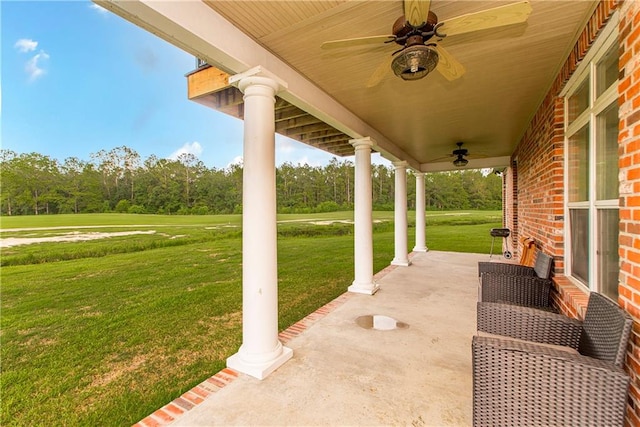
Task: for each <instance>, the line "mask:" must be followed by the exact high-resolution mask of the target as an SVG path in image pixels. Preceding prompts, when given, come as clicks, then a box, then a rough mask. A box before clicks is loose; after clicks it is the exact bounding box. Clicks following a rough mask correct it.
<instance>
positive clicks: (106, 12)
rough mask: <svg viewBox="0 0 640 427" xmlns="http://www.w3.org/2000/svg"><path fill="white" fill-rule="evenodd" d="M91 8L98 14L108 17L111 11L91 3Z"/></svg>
mask: <svg viewBox="0 0 640 427" xmlns="http://www.w3.org/2000/svg"><path fill="white" fill-rule="evenodd" d="M89 7H90V8H91V9H93V10H95V11H96V12H98V13H99V14H100V15H104V16H107V14H108V13H109V11H108V10H107V9H105V8H104V7H102V6H100V5H99V4H95V3H91V4H90V5H89Z"/></svg>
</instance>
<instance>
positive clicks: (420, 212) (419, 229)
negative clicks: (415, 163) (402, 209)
mask: <svg viewBox="0 0 640 427" xmlns="http://www.w3.org/2000/svg"><path fill="white" fill-rule="evenodd" d="M425 213H426V203H425V194H424V173H422V172H416V246H415V247H414V248H413V251H414V252H427V251H428V250H429V249H428V248H427V243H426V237H425V232H426V224H425V217H424V216H425Z"/></svg>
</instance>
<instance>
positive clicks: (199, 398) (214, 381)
mask: <svg viewBox="0 0 640 427" xmlns="http://www.w3.org/2000/svg"><path fill="white" fill-rule="evenodd" d="M415 255H416V253H415V252H411V253H410V254H409V259H410V260H411V258H413V257H414V256H415ZM396 268H398V266H397V265H389V266H387V267H385V268H383V269H382V270H380V271H379V272H377V273H376V274H375V275H374V276H373V279H374V280H377V279H381V278H383V277H384V276H386V275H387V274H389V273H390V272H392V271H393V270H395V269H396ZM355 295H356V294H354V293H350V292H345V293H343V294H342V295H340V296H338V297H337V298H335V299H334V300H332V301H330V302H328V303H327V304H325V305H323V306H322V307H320V308H319V309H317V310H316V311H314V312H313V313H311V314H309V315H307V316H305V317H304V318H302V319H301V320H299V321H297V322H296V323H294V324H293V325H291V326H289V327H288V328H287V329H285V330H284V331H282V332H280V333H279V334H278V338H279V339H280V341H281V342H282V343H283V344H286V343H287V342H289V341H290V340H292V339H293V338H295V337H297V336H298V335H300V334H301V333H302V332H304V331H305V330H306V329H307V328H309V327H310V326H311V325H313V324H314V323H316V322H317V321H318V320H320V319H322V318H323V317H325V316H326V315H327V314H329V313H331V312H332V311H333V310H335V309H336V308H338V307H340V306H341V305H343V304H344V303H345V302H346V301H347V300H349V299H351V298H352V297H353V296H355ZM239 375H240V373H239V372H237V371H235V370H233V369H230V368H224V369H222V370H221V371H220V372H218V373H216V374H215V375H213V376H211V377H209V378H207V379H206V380H204V381H203V382H201V383H200V384H198V385H197V386H195V387H193V388H192V389H191V390H189V391H186V392H185V393H183V394H182V395H181V396H180V397H178V398H176V399H174V400H173V401H171V402H169V403H167V404H166V405H164V406H163V407H162V408H160V409H157V410H156V411H154V412H153V413H152V414H150V415H148V416H146V417H145V418H143V419H142V420H140V421H138V422H137V423H135V424H134V425H133V427H160V426H166V425H169V424H170V423H172V422H174V421H176V420H177V419H178V418H179V417H180V416H181V415H182V414H184V413H185V412H187V411H190V410H191V409H193V408H194V407H196V406H198V405H200V404H201V403H203V402H204V401H205V399H206V398H207V397H209V396H210V395H212V394H213V393H216V392H218V391H219V390H220V389H222V388H223V387H225V386H226V385H228V384H230V383H231V382H233V381H234V380H235V379H236V378H238V376H239Z"/></svg>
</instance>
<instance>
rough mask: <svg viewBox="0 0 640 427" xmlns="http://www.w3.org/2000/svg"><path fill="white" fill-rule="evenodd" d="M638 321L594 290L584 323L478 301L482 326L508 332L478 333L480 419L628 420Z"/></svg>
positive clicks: (527, 422) (476, 418) (476, 403)
mask: <svg viewBox="0 0 640 427" xmlns="http://www.w3.org/2000/svg"><path fill="white" fill-rule="evenodd" d="M631 327H632V319H631V317H630V316H629V315H628V314H627V313H626V312H624V311H623V310H622V309H621V308H620V307H618V305H617V304H616V303H614V302H612V301H611V300H609V299H607V298H606V297H604V296H602V295H600V294H597V293H595V292H594V293H591V295H590V297H589V304H588V306H587V313H586V316H585V320H584V322H580V321H576V320H572V319H569V318H567V317H565V316H562V315H559V314H554V313H548V312H545V311H543V310H536V309H531V308H527V307H519V306H514V305H510V304H498V303H483V302H480V303H478V330H479V331H484V332H488V333H491V334H498V335H504V336H502V337H495V336H493V337H489V336H475V337H474V338H473V344H472V350H473V351H472V353H473V424H474V425H475V426H483V425H509V426H512V425H522V426H533V425H545V426H549V425H598V426H605V425H606V426H614V425H619V426H622V425H623V423H624V413H625V408H626V403H627V393H628V388H629V377H628V375H627V374H626V373H625V372H624V371H623V370H622V366H623V364H624V360H625V354H626V348H627V342H628V339H629V334H630V331H631ZM510 337H513V338H516V339H511V338H510ZM522 340H525V341H522ZM540 343H545V344H540ZM547 344H549V345H547ZM557 346H566V347H557Z"/></svg>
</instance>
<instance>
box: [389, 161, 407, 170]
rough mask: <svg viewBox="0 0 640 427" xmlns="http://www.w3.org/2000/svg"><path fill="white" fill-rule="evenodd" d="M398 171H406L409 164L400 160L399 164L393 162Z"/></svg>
mask: <svg viewBox="0 0 640 427" xmlns="http://www.w3.org/2000/svg"><path fill="white" fill-rule="evenodd" d="M391 164H392V165H393V166H394V167H395V168H396V169H401V168H404V169H406V168H407V166H409V162H407V161H405V160H398V161H397V162H392V163H391Z"/></svg>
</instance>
